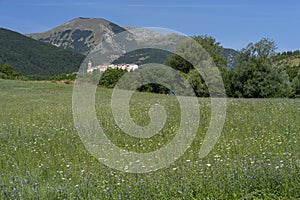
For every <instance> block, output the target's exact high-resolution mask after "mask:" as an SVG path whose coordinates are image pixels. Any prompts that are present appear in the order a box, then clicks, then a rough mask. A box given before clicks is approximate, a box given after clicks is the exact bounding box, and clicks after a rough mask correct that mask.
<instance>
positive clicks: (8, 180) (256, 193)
mask: <svg viewBox="0 0 300 200" xmlns="http://www.w3.org/2000/svg"><path fill="white" fill-rule="evenodd" d="M72 90H73V86H72V85H65V84H54V83H42V82H24V81H12V80H0V199H300V117H299V116H300V99H228V102H227V104H228V105H227V115H226V122H225V126H224V129H223V131H222V135H221V137H220V139H219V141H218V143H217V144H216V146H215V148H214V149H213V150H212V151H211V152H210V154H209V155H208V156H207V157H205V158H202V159H200V158H198V152H199V150H200V147H201V143H202V141H203V138H204V136H205V132H206V130H207V128H208V125H209V119H210V101H209V99H206V98H199V106H200V110H201V112H200V115H201V122H200V124H199V130H198V135H197V136H196V138H195V140H194V142H193V143H192V145H191V146H190V148H188V149H187V151H186V153H185V154H184V155H183V156H181V157H180V158H179V159H178V160H176V161H175V162H174V163H173V164H171V165H170V166H169V167H168V168H164V169H160V170H158V171H154V172H149V173H145V174H134V173H125V172H121V171H117V170H114V169H111V168H109V167H107V166H105V165H103V164H102V163H101V162H99V161H98V160H97V159H96V158H94V157H93V156H92V155H90V154H89V152H88V151H87V150H86V149H85V147H84V145H83V143H82V142H81V140H80V138H79V136H78V134H77V132H76V129H75V127H74V122H73V116H72ZM111 92H112V90H109V89H102V88H99V89H98V91H97V94H96V102H97V103H96V111H97V115H98V119H99V120H100V123H101V125H102V127H103V130H104V131H105V133H106V134H107V136H108V137H109V138H110V139H111V140H112V141H113V143H114V144H116V145H118V146H119V147H122V148H124V149H127V150H131V151H136V152H150V151H154V150H155V149H159V148H161V147H163V146H164V145H165V144H166V143H168V141H170V140H171V139H172V138H173V137H174V134H175V133H176V130H177V129H178V126H179V120H180V110H179V104H178V102H177V101H176V97H175V96H167V95H158V94H150V93H135V94H134V95H133V97H132V99H131V107H130V112H131V115H132V117H133V119H134V121H135V122H136V123H137V124H140V125H146V124H147V123H149V117H148V116H147V112H148V109H149V106H150V105H153V104H155V103H159V104H161V105H164V106H165V108H166V110H167V114H168V119H167V123H166V125H165V127H164V128H163V130H162V131H161V133H159V134H157V135H155V136H153V137H151V138H150V139H138V138H131V137H129V136H128V135H126V134H125V133H123V132H122V131H121V130H120V129H119V128H118V126H117V125H116V124H115V123H114V119H113V117H112V112H111V109H110V95H111Z"/></svg>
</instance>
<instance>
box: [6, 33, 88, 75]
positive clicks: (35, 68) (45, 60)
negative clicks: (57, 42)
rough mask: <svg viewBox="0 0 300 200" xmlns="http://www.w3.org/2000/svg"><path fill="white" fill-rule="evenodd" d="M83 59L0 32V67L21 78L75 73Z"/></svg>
mask: <svg viewBox="0 0 300 200" xmlns="http://www.w3.org/2000/svg"><path fill="white" fill-rule="evenodd" d="M84 58H85V56H84V55H82V54H79V53H76V52H72V51H67V50H64V49H61V48H58V47H55V46H53V45H50V44H46V43H44V42H39V41H36V40H34V39H31V38H29V37H26V36H24V35H22V34H19V33H17V32H13V31H10V30H7V29H3V28H0V65H1V64H8V65H10V66H11V67H12V68H13V69H14V70H15V71H18V72H21V73H22V74H23V75H43V76H53V75H57V74H62V73H72V72H76V71H77V70H78V68H79V67H80V64H81V63H82V61H83V59H84Z"/></svg>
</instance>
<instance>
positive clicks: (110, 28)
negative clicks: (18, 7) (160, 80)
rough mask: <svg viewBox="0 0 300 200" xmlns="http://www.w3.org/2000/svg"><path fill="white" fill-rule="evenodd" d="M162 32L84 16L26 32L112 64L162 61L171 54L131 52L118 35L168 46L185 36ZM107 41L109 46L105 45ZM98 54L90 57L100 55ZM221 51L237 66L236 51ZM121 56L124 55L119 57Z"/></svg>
mask: <svg viewBox="0 0 300 200" xmlns="http://www.w3.org/2000/svg"><path fill="white" fill-rule="evenodd" d="M159 31H162V30H155V29H147V28H136V27H131V26H124V27H121V26H119V25H117V24H114V23H112V22H110V21H108V20H105V19H100V18H82V17H81V18H75V19H73V20H71V21H68V22H66V23H64V24H62V25H60V26H58V27H55V28H53V29H51V30H48V31H46V32H43V33H35V34H27V36H29V37H31V38H33V39H36V40H38V41H42V42H46V43H49V44H52V45H54V46H57V47H60V48H63V49H67V50H72V51H76V52H79V53H82V54H84V55H88V54H90V53H91V52H97V53H98V54H99V52H101V54H102V55H105V54H106V55H107V56H110V60H109V61H110V62H113V63H136V64H145V63H149V62H158V63H163V61H164V60H165V59H166V58H167V57H168V56H169V55H170V53H169V52H166V51H162V50H155V49H139V50H135V51H133V52H128V49H126V45H120V43H119V41H118V38H116V37H115V35H118V34H119V35H121V33H122V34H123V35H122V40H123V41H122V43H123V44H130V45H133V46H134V45H136V46H137V47H142V46H147V45H150V46H155V45H157V46H159V45H160V46H163V47H169V46H172V45H175V44H176V42H177V41H178V40H179V38H181V37H182V36H180V35H178V34H174V33H172V34H162V33H160V32H159ZM104 41H105V43H106V46H105V45H104V44H103V43H104ZM97 53H95V55H94V56H91V57H97V56H96V54H97ZM123 54H124V55H123ZM222 54H223V55H224V57H225V58H226V59H227V61H228V65H227V67H228V68H229V69H234V68H235V64H236V60H235V57H236V55H237V51H235V50H233V49H228V48H224V49H223V50H222ZM118 55H122V56H121V57H120V58H119V56H118ZM103 57H105V56H103ZM99 60H101V59H99ZM96 62H98V61H96ZM99 62H100V61H99Z"/></svg>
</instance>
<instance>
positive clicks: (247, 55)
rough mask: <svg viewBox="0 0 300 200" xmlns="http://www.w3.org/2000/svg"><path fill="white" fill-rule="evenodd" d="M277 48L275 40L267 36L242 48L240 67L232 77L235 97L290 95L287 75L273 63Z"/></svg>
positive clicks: (239, 58) (239, 59) (239, 57)
mask: <svg viewBox="0 0 300 200" xmlns="http://www.w3.org/2000/svg"><path fill="white" fill-rule="evenodd" d="M275 50H276V44H275V42H274V41H272V40H270V39H266V38H263V39H262V40H260V41H259V42H257V43H250V44H249V45H248V46H247V47H246V48H244V49H242V50H241V52H240V54H239V56H238V69H237V71H236V73H235V75H234V76H233V77H232V84H233V87H232V89H233V91H234V93H233V96H234V97H246V98H261V97H283V96H288V94H287V93H288V91H287V90H288V85H287V80H285V79H286V78H287V77H286V76H283V75H282V74H280V72H279V71H278V70H277V69H276V68H274V66H273V63H272V56H274V55H275Z"/></svg>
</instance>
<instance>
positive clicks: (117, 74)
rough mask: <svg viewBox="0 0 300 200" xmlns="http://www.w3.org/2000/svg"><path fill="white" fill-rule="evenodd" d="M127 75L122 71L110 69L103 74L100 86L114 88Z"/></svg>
mask: <svg viewBox="0 0 300 200" xmlns="http://www.w3.org/2000/svg"><path fill="white" fill-rule="evenodd" d="M125 73H127V71H126V70H122V69H108V70H106V71H105V72H104V73H103V74H102V76H101V78H100V80H99V85H100V86H104V87H108V88H113V87H115V85H116V84H117V82H118V80H119V79H120V78H121V77H122V76H123V75H124V74H125Z"/></svg>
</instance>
